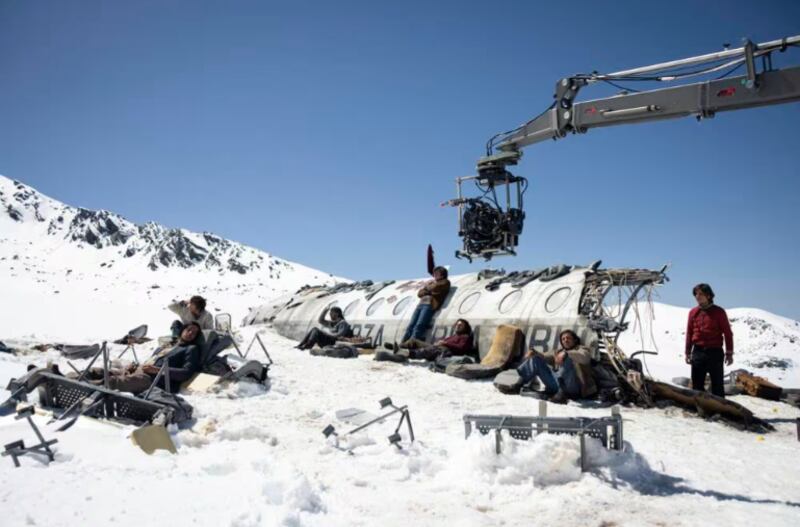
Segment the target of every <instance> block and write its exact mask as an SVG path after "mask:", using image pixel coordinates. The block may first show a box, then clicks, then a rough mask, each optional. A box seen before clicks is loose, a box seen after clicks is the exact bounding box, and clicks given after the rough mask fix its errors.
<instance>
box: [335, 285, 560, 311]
mask: <svg viewBox="0 0 800 527" xmlns="http://www.w3.org/2000/svg"><path fill="white" fill-rule="evenodd" d="M570 293H572V289H571V288H569V287H562V288H560V289H556V290H555V291H553V292H552V293H551V294H550V296H548V297H547V300H546V301H545V303H544V308H545V310H546V311H547V312H548V313H555V312H556V311H558V310H559V309H560V308H561V306H563V305H564V304H565V303H566V302H567V299H568V298H569V295H570ZM480 297H481V293H480V291H475V292H474V293H470V294H469V295H467V297H466V298H464V300H462V301H461V304H460V305H459V306H458V312H459V314H461V315H465V314H467V313H469V312H470V311H472V309H473V308H474V307H475V306H476V305H477V303H478V299H479V298H480ZM521 299H522V291H519V290H517V291H512V292H510V293H509V294H507V295H506V296H504V297H503V299H502V300H501V301H500V305H499V306H498V310H499V311H500V313H502V314H506V313H509V312H510V311H511V310H512V309H514V307H516V305H517V304H518V303H519V301H520V300H521ZM413 300H414V298H413V297H411V296H407V297H405V298H403V299H402V300H400V301H399V302H398V303H397V304H395V306H394V309H392V314H393V315H395V316H397V315H401V314H402V313H403V312H404V311H405V310H406V309H408V306H409V304H411V302H412V301H413ZM385 303H386V299H385V298H379V299H377V300H376V301H374V302H373V303H372V304H370V305H369V307H368V308H367V316H371V315H372V314H373V313H375V312H376V311H377V310H378V309H379V308H380V307H381V306H383V304H385ZM335 304H336V302H334V303H333V304H331V306H333V305H335ZM359 304H361V300H360V299H356V300H353V301H352V302H350V303H349V304H348V305H347V307H346V308H345V309H344V316H345V318H346V317H348V316H350V315H351V314H352V313H353V311H355V309H356V308H357V307H358V306H359ZM331 306H329V307H331Z"/></svg>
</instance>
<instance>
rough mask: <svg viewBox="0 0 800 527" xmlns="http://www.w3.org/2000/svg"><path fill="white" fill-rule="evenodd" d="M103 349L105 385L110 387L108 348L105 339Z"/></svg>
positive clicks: (106, 387)
mask: <svg viewBox="0 0 800 527" xmlns="http://www.w3.org/2000/svg"><path fill="white" fill-rule="evenodd" d="M101 350H102V352H103V387H104V388H105V389H108V349H106V342H105V341H103V346H102V348H101Z"/></svg>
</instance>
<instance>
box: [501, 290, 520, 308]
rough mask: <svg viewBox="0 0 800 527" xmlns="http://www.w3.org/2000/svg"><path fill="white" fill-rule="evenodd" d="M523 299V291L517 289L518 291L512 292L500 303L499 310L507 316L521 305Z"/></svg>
mask: <svg viewBox="0 0 800 527" xmlns="http://www.w3.org/2000/svg"><path fill="white" fill-rule="evenodd" d="M521 298H522V291H520V290H519V289H517V290H516V291H511V292H510V293H508V294H507V295H506V296H504V297H503V299H502V300H501V301H500V306H499V310H500V312H501V313H503V314H506V313H508V312H509V311H511V310H512V309H514V307H515V306H516V305H517V304H518V303H519V301H520V299H521Z"/></svg>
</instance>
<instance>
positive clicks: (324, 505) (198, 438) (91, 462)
mask: <svg viewBox="0 0 800 527" xmlns="http://www.w3.org/2000/svg"><path fill="white" fill-rule="evenodd" d="M31 190H32V189H29V187H25V188H22V189H20V187H19V186H17V185H16V184H14V183H13V182H10V180H7V179H5V178H1V177H0V191H2V194H1V195H0V198H2V199H3V200H5V201H3V203H2V204H3V206H4V207H7V206H8V205H12V206H13V208H14V210H15V211H16V212H15V215H16V216H19V217H20V218H22V220H20V219H14V218H12V217H11V216H10V215H9V214H8V213H7V212H8V209H7V208H6V209H3V208H2V207H0V291H2V300H1V301H0V341H3V342H4V343H5V344H7V345H9V346H11V347H16V348H20V349H22V350H23V351H22V352H21V353H18V354H16V355H10V354H5V353H0V399H4V398H5V397H6V396H7V392H6V391H4V390H2V389H1V388H2V387H5V385H6V383H7V381H8V379H10V378H12V377H17V376H20V375H22V374H23V373H24V371H25V367H26V365H28V364H36V365H44V364H46V363H47V362H48V361H52V362H58V363H59V364H61V366H62V369H64V370H68V369H69V368H68V367H67V366H66V364H65V362H64V361H63V359H62V358H61V357H60V355H59V354H58V353H57V352H56V351H54V350H49V351H46V352H35V351H32V350H30V347H31V346H32V345H33V344H37V343H43V342H69V343H92V342H96V341H99V340H109V341H110V340H113V339H115V338H118V337H120V336H121V335H122V334H124V333H125V332H126V331H127V330H129V329H131V328H132V327H134V326H136V325H138V324H141V323H148V324H149V325H150V335H151V336H157V335H160V334H164V333H166V331H167V328H168V326H169V322H170V321H171V320H172V318H173V317H172V316H171V314H170V313H169V312H168V311H166V310H165V309H164V306H165V305H166V303H167V302H168V301H169V300H171V299H173V298H185V297H187V296H189V295H191V294H194V293H196V292H200V293H201V294H204V295H206V296H207V297H208V298H209V300H210V306H211V308H212V312H223V311H224V312H230V313H232V314H233V319H234V322H238V321H239V320H241V318H242V317H243V316H244V314H245V312H246V310H247V308H248V307H251V306H253V305H257V304H259V303H261V302H263V301H264V300H266V299H268V298H271V297H272V296H274V295H278V294H281V293H283V292H285V291H292V290H294V289H296V288H297V287H299V286H301V285H303V284H305V283H318V282H321V281H323V280H329V281H332V280H333V277H330V275H327V274H326V273H323V272H321V271H317V270H314V269H311V268H308V267H305V266H301V265H299V264H294V263H291V262H285V261H284V260H281V259H279V258H276V257H272V256H269V255H266V253H260V252H259V251H256V250H255V249H252V248H246V247H244V246H234V245H231V244H232V242H227V241H226V240H221V241H215V239H214V238H213V236H210V237H209V236H205V235H199V234H196V233H189V232H187V231H181V230H171V231H166V230H163V228H158V227H157V226H156V227H152V226H151V227H148V228H147V229H144V230H142V229H139V228H138V227H137V226H132V224H130V225H129V224H125V223H123V221H122V220H121V219H120V218H119V217H117V216H113V215H111V216H108V215H99V216H98V215H91V214H89V215H87V214H85V213H81V212H79V211H78V209H70V208H65V207H66V206H64V205H62V204H58V203H57V202H55V201H54V200H51V202H47V201H46V200H49V198H46V197H43V196H41V195H38V196H36V195H32V194H31V193H30V191H31ZM20 194H21V196H20ZM12 199H13V201H12ZM32 203H39V205H37V206H35V207H34V206H33V205H31V204H32ZM25 204H28V205H29V207H28V208H25ZM4 211H5V212H4ZM109 214H110V213H109ZM37 215H38V216H37ZM59 215H61V216H63V217H64V218H65V219H64V220H63V221H64V222H65V223H66V225H67V226H65V227H64V228H63V229H59V228H56V229H55V230H52V231H51V229H50V227H49V226H50V224H51V222H53V221H56V222H57V223H62V222H58V220H57V218H58V216H59ZM112 216H113V219H114V222H115V225H118V226H121V227H122V229H121V230H122V231H124V232H126V233H129V234H130V235H129V236H128V234H126V236H128V237H127V238H125V237H124V236H123V238H124V240H123V241H120V239H121V238H120V237H119V236H118V235H117V234H114V232H115V231H114V229H108V224H107V223H105V220H106V219H108V218H109V217H112ZM39 218H41V219H39ZM71 218H72V219H71ZM74 218H78V219H79V220H80V221H77V220H76V221H73V219H74ZM87 218H88V219H87ZM87 221H88V222H89V224H88V226H87V223H86V222H87ZM98 221H99V222H100V223H99V224H98V223H97V222H98ZM93 222H94V223H93ZM98 225H100V227H102V226H103V225H105V227H103V228H99V227H98ZM98 229H99V230H98ZM89 231H91V232H92V233H94V234H88V235H87V233H89ZM96 231H97V232H96ZM99 231H103V232H99ZM153 232H156V233H157V234H158V236H150V234H152V233H153ZM73 234H76V236H75V237H74V238H73ZM103 240H106V241H108V243H106V242H105V241H103ZM109 240H110V241H109ZM114 240H116V242H115V241H114ZM187 240H188V241H187ZM90 242H92V243H90ZM117 242H119V243H117ZM188 242H191V243H190V244H188V245H187V243H188ZM98 245H99V247H98ZM131 246H135V247H136V250H135V251H134V254H133V255H132V256H125V254H127V252H128V248H129V247H131ZM186 247H191V250H190V251H189V252H187V250H186ZM187 255H188V256H187ZM259 256H261V259H259ZM154 258H155V259H154ZM231 259H232V260H233V263H231V262H230V260H231ZM154 262H155V263H154ZM164 262H166V263H164ZM220 262H221V264H220ZM225 262H227V263H225ZM103 264H105V265H103ZM151 264H153V265H151ZM270 264H271V265H270ZM242 269H245V271H246V272H244V273H242V272H241V270H242ZM279 272H280V273H279ZM153 286H158V287H153ZM726 307H727V306H726ZM686 312H687V310H685V309H683V308H677V307H673V306H666V305H660V304H656V305H655V308H654V316H651V314H649V313H648V312H647V311H646V310H645V309H643V310H642V312H641V313H640V315H641V316H640V318H641V320H642V321H644V322H647V323H646V324H645V325H644V328H643V329H642V330H640V329H641V328H638V327H637V328H632V331H630V332H629V333H628V334H626V335H625V336H624V338H623V340H622V346H623V348H624V349H625V350H627V351H628V352H629V353H630V352H631V351H633V350H636V349H653V348H657V349H658V350H659V355H658V356H656V357H648V358H647V366H648V368H649V370H650V372H651V374H652V375H653V376H654V377H657V378H661V379H665V380H669V379H670V378H672V377H674V376H678V375H682V376H685V375H687V374H688V367H687V366H686V365H685V364H683V362H682V360H683V357H682V353H683V337H684V335H683V330H684V326H685V321H686ZM728 313H729V316H730V317H731V319H732V320H733V329H734V333H735V335H736V343H737V356H736V360H737V362H736V363H735V364H734V367H744V368H746V369H750V370H752V371H755V372H757V373H759V374H762V375H767V376H768V377H769V378H770V379H771V380H773V381H775V382H777V383H779V384H782V385H783V386H787V387H798V386H800V374H799V372H800V327H799V326H800V325H799V324H798V322H796V321H792V320H788V319H784V318H781V317H777V316H775V315H772V314H770V313H766V312H764V311H760V310H757V309H749V308H746V309H730V310H729V311H728ZM651 320H652V322H650V321H651ZM237 331H238V334H239V338H240V339H241V342H242V343H244V344H247V343H249V342H250V340H251V339H252V337H253V335H254V334H255V333H256V332H259V333H260V334H261V335H262V338H263V340H264V342H265V344H266V345H267V347H268V348H269V351H270V353H271V355H272V357H273V358H274V360H275V362H276V364H275V366H274V367H273V368H272V370H271V371H270V377H271V382H270V384H269V386H268V387H266V388H265V387H260V386H256V385H252V384H247V383H241V384H239V385H236V386H229V387H226V388H223V389H221V390H219V391H215V392H213V393H203V394H195V395H189V396H187V399H188V400H189V402H190V403H191V404H192V405H193V406H194V408H195V417H196V419H195V420H194V421H193V422H191V423H190V424H189V425H188V426H187V427H185V428H184V429H181V430H178V429H174V430H172V434H173V437H174V440H175V442H176V443H177V444H178V454H177V455H171V454H168V453H165V452H157V453H156V454H154V455H152V456H148V455H146V454H144V453H143V452H142V451H140V450H139V449H138V448H137V447H135V446H133V445H132V443H131V442H130V440H129V439H128V436H129V435H130V432H131V428H130V427H120V426H115V425H113V424H108V423H102V422H98V421H94V420H91V419H81V420H79V421H78V423H77V424H76V425H75V426H74V427H73V428H71V429H69V430H68V431H66V432H63V433H56V432H54V431H53V429H52V427H51V426H48V425H47V424H46V423H47V419H48V418H47V417H46V416H37V417H36V421H37V423H39V425H40V426H41V428H42V430H43V431H44V434H45V437H47V438H53V437H55V438H57V439H58V440H59V443H58V444H57V445H56V450H57V455H56V461H55V463H52V464H50V465H49V466H45V465H43V464H42V463H41V462H40V461H38V460H37V459H35V458H30V457H26V458H23V459H22V460H21V462H22V467H21V468H19V469H15V468H13V465H12V463H11V461H10V460H9V459H7V458H2V459H0V489H2V490H1V491H0V504H1V505H0V506H1V507H2V509H0V510H2V513H0V526H3V527H5V526H18V525H46V526H50V525H63V524H67V523H68V524H70V525H107V524H114V525H116V526H120V527H124V526H127V525H131V526H133V525H136V526H137V527H138V526H141V525H198V526H206V525H208V526H211V525H214V526H217V525H222V526H238V527H245V526H262V525H264V526H269V525H324V526H330V525H334V526H335V525H375V524H379V523H380V524H384V525H388V526H392V525H398V526H400V525H407V524H414V525H439V524H442V523H445V522H448V523H452V524H456V525H478V526H480V525H508V526H511V525H551V524H557V525H559V526H570V525H576V526H583V525H590V526H601V525H602V526H613V525H670V526H673V525H686V526H693V525H717V524H724V525H745V524H751V523H752V522H753V521H754V519H757V520H756V521H758V522H759V523H760V524H762V525H796V524H797V520H798V518H800V482H798V478H797V475H798V474H799V473H800V456H798V451H799V449H800V442H798V441H797V435H796V427H795V419H796V418H797V417H798V416H800V410H798V409H796V408H794V407H791V406H788V405H786V404H783V403H773V402H769V401H764V400H759V399H754V398H749V397H744V396H737V397H734V400H735V401H737V402H739V403H741V404H744V405H745V406H747V407H749V408H751V409H752V410H753V411H754V412H755V413H756V415H758V416H760V417H762V418H764V419H767V420H769V421H770V422H771V423H772V424H773V425H774V426H775V427H776V431H775V432H772V433H769V434H765V435H758V434H753V433H747V432H740V431H737V430H734V429H733V428H730V427H728V426H726V425H724V424H722V423H718V422H710V421H704V420H702V419H699V418H698V417H696V416H694V415H690V414H686V413H685V412H683V411H682V410H680V409H676V408H668V409H663V410H659V409H650V410H642V409H637V408H623V410H622V413H623V416H624V418H625V424H624V426H625V439H626V449H625V451H624V452H622V453H616V452H607V451H605V450H604V449H602V448H601V447H599V446H598V445H597V444H590V450H589V454H590V464H591V471H590V472H587V473H583V474H582V473H581V472H580V468H579V447H578V441H577V439H575V438H571V437H556V436H544V435H543V436H540V437H538V438H537V439H536V440H533V441H529V442H517V441H515V440H511V439H509V438H506V440H505V441H504V451H503V453H502V454H501V455H499V456H497V455H495V453H494V439H493V438H492V437H491V436H485V437H484V436H480V434H477V433H474V434H473V435H472V436H471V437H470V438H469V439H468V440H465V439H464V426H463V423H462V416H463V415H464V414H467V413H482V414H516V415H534V414H535V413H536V408H537V402H536V401H533V400H531V399H529V398H524V397H518V396H507V395H503V394H500V393H499V392H497V391H496V390H495V389H494V388H493V386H492V384H491V383H490V382H474V381H473V382H467V381H463V380H459V379H455V378H451V377H447V376H445V375H440V374H434V373H431V372H430V371H428V370H427V369H426V368H425V367H423V366H422V365H416V364H410V365H398V364H393V363H379V362H374V361H371V360H370V357H369V356H362V357H360V358H358V359H350V360H339V359H328V358H318V357H312V356H310V355H308V354H307V353H304V352H299V351H297V350H294V349H292V345H293V344H294V342H291V341H289V340H287V339H285V338H283V337H281V336H279V335H277V334H275V333H274V332H273V331H272V330H271V329H269V328H265V327H243V328H238V329H237ZM641 335H644V337H642V336H641ZM154 346H155V345H154V343H149V344H146V345H142V346H140V347H139V348H138V349H139V355H140V356H143V355H147V354H149V353H150V352H151V351H152V350H153V349H154ZM121 350H122V348H121V347H120V346H115V345H112V356H116V355H117V354H118V353H119V352H120V351H121ZM81 364H85V361H77V362H76V365H78V366H80V365H81ZM386 396H391V397H392V399H393V400H394V401H395V403H397V404H407V405H408V406H409V408H410V411H411V418H412V422H413V425H414V431H415V433H416V436H417V441H416V442H414V443H413V444H409V443H408V441H407V439H408V437H407V434H406V432H405V429H403V430H402V431H401V432H402V434H403V436H404V442H403V450H397V449H396V448H395V447H393V446H391V445H390V444H389V442H388V440H387V436H388V435H389V434H391V433H392V432H393V430H394V427H395V425H396V423H397V420H396V418H391V419H390V420H389V421H387V422H386V423H384V424H381V425H377V426H376V427H373V428H370V429H368V430H366V431H364V432H363V433H361V434H359V435H358V436H357V438H355V437H354V439H353V441H351V442H350V443H349V444H347V445H343V446H348V447H350V448H352V454H348V453H347V452H345V451H342V450H339V449H337V448H334V446H333V445H332V444H331V443H330V442H329V441H327V440H326V439H325V438H324V437H323V435H322V433H321V431H322V429H323V428H324V427H325V426H326V425H328V424H334V425H335V426H336V428H337V430H339V431H343V430H347V429H348V427H349V426H351V425H350V424H348V423H345V422H340V421H338V420H337V419H336V412H337V410H342V409H347V408H361V409H364V410H366V411H368V412H372V413H375V414H377V413H378V412H379V408H378V400H380V399H382V398H383V397H386ZM549 412H550V415H563V416H577V415H585V416H604V415H608V414H609V410H608V409H599V408H595V407H593V406H592V405H590V404H586V405H579V404H577V403H574V402H573V403H570V404H569V405H566V406H556V405H550V408H549ZM20 438H24V439H25V440H26V442H28V443H30V442H32V441H33V434H32V432H31V431H30V429H29V428H28V426H27V424H26V423H25V422H24V421H16V420H14V419H13V417H5V418H2V419H0V445H4V444H6V443H8V442H11V441H14V440H17V439H20Z"/></svg>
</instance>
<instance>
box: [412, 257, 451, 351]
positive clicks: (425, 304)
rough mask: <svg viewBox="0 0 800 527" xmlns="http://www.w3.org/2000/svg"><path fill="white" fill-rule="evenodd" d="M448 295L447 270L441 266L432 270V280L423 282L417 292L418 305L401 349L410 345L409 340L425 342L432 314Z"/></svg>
mask: <svg viewBox="0 0 800 527" xmlns="http://www.w3.org/2000/svg"><path fill="white" fill-rule="evenodd" d="M448 293H450V280H448V279H447V269H445V268H444V267H441V266H440V267H436V268H434V269H433V279H432V280H428V281H427V282H425V285H423V286H422V287H421V288H420V289H419V291H417V296H418V297H419V304H417V307H416V309H414V313H413V314H412V315H411V320H410V321H409V323H408V327H407V328H406V332H405V334H404V335H403V340H402V341H401V344H400V346H401V347H403V346H407V345H408V344H411V343H410V342H409V341H410V340H411V339H416V340H418V341H424V340H425V333H426V332H427V331H428V326H430V325H431V320H432V319H433V314H434V313H436V311H438V310H439V308H440V307H442V304H443V303H444V301H445V299H446V298H447V294H448Z"/></svg>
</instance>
